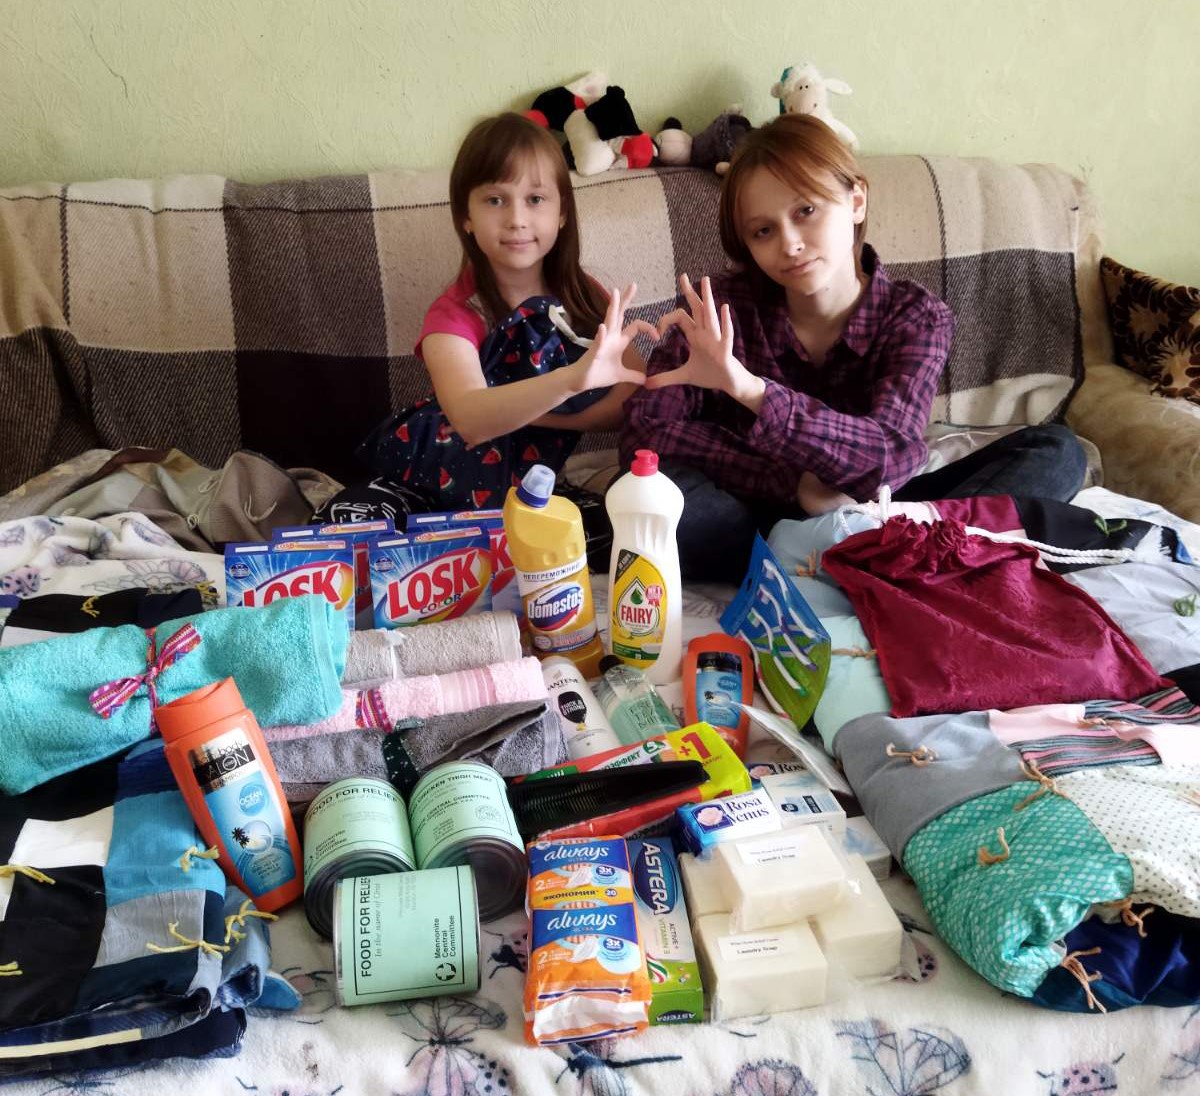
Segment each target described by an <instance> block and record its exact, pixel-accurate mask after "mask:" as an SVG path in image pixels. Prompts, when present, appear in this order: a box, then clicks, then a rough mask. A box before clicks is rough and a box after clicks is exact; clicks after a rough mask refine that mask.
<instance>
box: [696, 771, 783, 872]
mask: <svg viewBox="0 0 1200 1096" xmlns="http://www.w3.org/2000/svg"><path fill="white" fill-rule="evenodd" d="M675 824H676V827H677V828H678V830H679V837H680V840H681V841H682V842H683V844H684V846H685V847H686V848H687V850H688V852H690V853H691V854H692V855H693V856H700V857H705V858H707V857H709V856H711V855H712V850H713V849H714V848H715V847H716V846H717V845H720V844H721V843H722V842H725V841H736V840H737V839H738V838H739V837H753V836H754V835H755V834H759V833H773V832H774V831H776V830H781V829H783V822H782V820H781V819H780V817H779V812H778V811H777V810H776V809H775V807H774V805H773V804H772V803H771V800H770V799H769V798H768V796H767V793H766V792H765V791H763V790H762V789H761V788H756V789H754V790H753V791H749V792H742V793H741V794H740V795H726V796H721V797H720V798H718V799H706V800H705V801H704V802H703V803H687V804H685V805H684V806H682V807H679V808H677V809H676V811H675Z"/></svg>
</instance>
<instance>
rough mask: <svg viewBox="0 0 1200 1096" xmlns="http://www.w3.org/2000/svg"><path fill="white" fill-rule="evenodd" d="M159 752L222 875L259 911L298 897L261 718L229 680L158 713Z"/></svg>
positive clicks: (291, 842) (294, 861)
mask: <svg viewBox="0 0 1200 1096" xmlns="http://www.w3.org/2000/svg"><path fill="white" fill-rule="evenodd" d="M155 718H156V719H157V721H158V729H159V731H160V733H161V734H162V737H163V747H164V753H165V754H166V758H167V763H168V764H169V765H170V766H171V772H172V773H173V774H174V776H175V780H176V782H177V783H178V784H179V790H180V791H181V792H183V798H184V799H185V800H186V801H187V805H188V809H189V810H190V811H191V812H192V818H193V819H195V822H196V827H197V828H198V829H199V830H200V833H201V834H202V835H203V837H204V840H205V842H206V843H207V844H209V845H215V846H216V847H217V851H218V853H219V854H220V855H219V856H218V857H217V863H218V864H220V865H221V869H222V870H223V871H224V872H225V877H226V878H227V879H228V880H229V881H230V882H231V883H234V884H236V885H237V886H238V887H240V888H241V889H242V890H243V891H245V892H246V894H248V895H249V896H250V898H252V899H253V900H254V904H255V905H256V906H257V907H258V908H259V909H260V910H262V911H263V912H265V913H269V912H271V911H272V910H277V909H279V908H280V907H282V906H286V905H287V904H288V903H289V902H291V901H293V900H294V899H296V898H299V897H300V895H301V894H302V893H303V891H304V868H303V862H302V859H301V845H300V840H299V838H298V836H297V834H296V824H295V823H294V822H293V821H292V816H291V812H290V811H289V810H288V806H287V800H286V799H285V798H284V795H283V789H282V787H281V786H280V783H279V775H278V774H277V773H276V772H275V765H274V763H273V762H272V761H271V755H270V753H269V752H268V750H267V744H266V741H265V740H264V738H263V734H262V731H261V730H260V729H259V726H258V721H257V720H256V719H255V718H254V715H253V713H252V712H250V711H248V710H247V709H246V706H245V704H244V703H243V701H242V695H241V693H240V692H238V687H237V683H236V682H235V681H234V680H233V678H231V677H227V678H225V680H224V681H218V682H214V683H213V684H212V685H205V686H204V687H203V688H200V689H197V690H196V691H195V692H191V693H188V694H187V695H186V696H181V697H179V698H178V699H177V700H173V701H171V702H170V703H169V704H164V705H162V707H160V708H158V709H157V710H156V712H155Z"/></svg>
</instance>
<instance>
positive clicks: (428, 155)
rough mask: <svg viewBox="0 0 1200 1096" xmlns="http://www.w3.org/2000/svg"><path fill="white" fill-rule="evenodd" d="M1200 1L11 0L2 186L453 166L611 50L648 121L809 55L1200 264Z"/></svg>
mask: <svg viewBox="0 0 1200 1096" xmlns="http://www.w3.org/2000/svg"><path fill="white" fill-rule="evenodd" d="M1198 43H1200V0H1157V2H1156V3H1153V4H1149V3H1144V4H1138V3H1131V2H1130V0H1024V2H1019V3H1018V2H1011V0H993V2H988V3H983V2H977V0H890V2H889V0H809V2H804V0H742V2H741V3H738V2H737V0H723V2H722V0H689V2H686V3H682V2H666V3H664V2H654V0H636V2H635V0H617V2H609V3H605V2H603V0H587V2H586V3H585V2H579V0H440V2H438V0H336V2H334V0H309V2H302V0H296V2H291V3H288V2H284V0H0V153H2V155H0V185H9V184H15V183H20V182H29V181H33V180H41V179H53V180H56V181H60V182H69V181H76V180H82V179H92V178H100V177H105V176H110V175H125V176H155V175H163V174H171V173H176V172H215V173H218V174H223V175H230V176H233V177H237V178H241V179H246V180H264V179H270V178H279V177H284V176H291V175H313V174H331V173H338V172H347V171H362V170H366V169H372V168H381V167H389V166H396V167H414V168H419V167H428V166H433V165H444V164H446V163H448V162H449V159H450V158H451V156H452V155H453V152H454V149H455V146H456V143H457V141H458V139H459V138H460V136H461V135H462V133H463V132H464V130H465V129H466V127H467V126H468V124H469V123H470V122H471V121H472V120H474V119H475V118H476V117H478V116H480V115H481V114H485V113H489V112H492V111H494V110H496V109H500V108H504V107H514V106H515V107H523V106H525V105H527V103H528V102H529V100H531V99H532V98H533V96H534V95H535V94H536V93H537V92H538V91H540V90H542V89H543V88H545V87H547V86H552V85H555V84H558V83H561V82H563V81H565V80H568V79H571V78H573V77H575V76H577V75H579V74H580V73H582V72H585V71H587V70H588V69H592V68H600V69H603V70H605V71H606V72H607V73H608V75H609V77H610V79H612V80H613V81H614V82H616V83H619V84H621V85H623V86H624V87H625V89H626V91H627V93H628V95H629V99H630V102H631V103H632V104H633V106H634V109H635V110H636V112H637V115H638V120H639V121H640V122H641V123H642V125H643V126H644V127H645V128H646V129H648V130H650V131H651V132H653V131H654V130H656V129H657V128H658V127H659V125H660V124H661V122H662V120H663V118H664V117H665V116H666V115H667V114H672V113H673V114H677V115H678V116H679V117H681V118H682V120H683V122H684V125H685V126H686V127H688V128H689V129H698V128H700V127H702V126H703V125H705V124H707V123H708V122H709V121H711V119H712V118H713V116H714V115H715V114H716V113H718V112H719V111H720V110H721V109H722V108H724V107H725V106H727V105H729V104H730V103H734V102H741V103H742V104H743V106H744V108H745V110H746V113H747V114H748V115H749V116H750V118H751V119H752V120H754V121H756V122H761V121H765V120H767V119H768V118H769V117H771V116H772V114H773V113H774V112H775V110H776V107H777V104H776V102H775V100H773V99H772V98H771V97H770V95H769V89H770V87H771V84H772V82H773V81H775V80H776V79H778V77H779V74H780V71H781V70H782V69H783V68H784V66H786V65H788V64H794V63H798V62H800V61H802V60H812V61H815V62H816V63H817V64H818V65H819V66H820V67H821V68H822V69H823V70H824V71H826V72H829V73H831V74H834V75H838V76H841V77H842V78H844V79H845V80H847V81H849V83H850V84H851V85H852V86H853V87H854V95H853V96H852V97H851V98H848V99H844V98H838V99H836V100H835V110H836V112H837V113H838V115H839V117H841V118H842V119H844V120H845V121H846V122H847V123H848V124H850V125H851V126H853V127H854V128H855V129H856V130H857V131H858V134H859V138H860V140H861V141H862V147H863V150H864V151H866V152H871V153H879V152H892V151H897V152H901V151H902V152H925V153H954V154H961V155H971V156H995V157H998V158H1001V159H1006V160H1013V161H1052V162H1055V163H1058V164H1061V165H1062V166H1064V167H1066V168H1068V169H1069V170H1071V171H1073V172H1075V173H1077V174H1079V175H1081V176H1083V177H1084V178H1085V179H1087V180H1088V182H1089V183H1090V185H1091V186H1092V188H1093V190H1094V191H1095V193H1096V195H1097V197H1098V199H1099V202H1100V207H1101V211H1102V214H1103V216H1104V220H1105V224H1106V230H1105V237H1104V239H1105V244H1106V250H1107V251H1108V253H1110V254H1112V255H1114V256H1115V257H1117V258H1118V259H1120V260H1122V261H1124V262H1126V263H1129V264H1131V265H1134V266H1138V267H1140V268H1142V269H1145V270H1148V271H1150V272H1153V273H1157V274H1159V275H1161V276H1164V277H1168V278H1172V279H1175V280H1186V281H1189V282H1190V283H1191V284H1200V139H1198V134H1200V63H1198V61H1197V49H1198V48H1200V47H1198Z"/></svg>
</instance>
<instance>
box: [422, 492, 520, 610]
mask: <svg viewBox="0 0 1200 1096" xmlns="http://www.w3.org/2000/svg"><path fill="white" fill-rule="evenodd" d="M469 525H477V526H479V527H480V528H481V529H486V530H487V534H488V539H489V541H490V542H491V546H492V608H493V609H495V610H496V611H497V612H499V611H500V610H502V609H507V610H508V611H509V612H512V613H516V614H517V616H518V617H520V616H521V611H522V610H521V591H520V590H518V589H517V573H516V571H515V570H513V562H512V558H511V557H510V556H509V554H508V534H507V533H506V532H505V531H504V511H503V510H457V511H455V510H443V511H439V512H436V513H430V514H409V515H408V524H407V526H406V528H407V530H408V533H409V534H413V533H420V532H425V531H428V530H430V529H454V528H462V527H463V526H469Z"/></svg>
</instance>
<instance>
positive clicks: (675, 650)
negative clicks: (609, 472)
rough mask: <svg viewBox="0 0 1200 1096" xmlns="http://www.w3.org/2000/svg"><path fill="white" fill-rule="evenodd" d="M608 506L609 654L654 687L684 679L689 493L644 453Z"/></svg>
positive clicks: (637, 457) (612, 491) (607, 499)
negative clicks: (682, 529)
mask: <svg viewBox="0 0 1200 1096" xmlns="http://www.w3.org/2000/svg"><path fill="white" fill-rule="evenodd" d="M604 504H605V506H606V507H607V509H608V516H609V519H610V520H611V521H612V527H613V545H612V562H611V563H610V565H609V572H608V606H609V613H608V616H609V633H608V635H609V649H610V650H611V651H612V653H613V654H614V655H616V656H617V657H618V658H619V659H621V660H622V661H623V662H627V663H628V664H629V665H631V666H636V667H637V668H638V669H639V670H641V671H643V672H644V673H645V675H646V677H647V678H648V679H649V680H650V681H651V682H653V683H654V684H656V685H661V684H663V683H665V682H668V681H677V680H678V679H679V673H680V664H681V661H682V658H683V604H682V602H683V583H682V581H681V580H680V577H679V544H678V542H677V541H676V539H675V530H676V527H677V526H678V525H679V518H680V516H681V515H682V514H683V492H682V491H680V490H679V488H678V487H676V486H675V484H673V483H672V482H671V481H670V479H668V478H667V477H666V476H665V475H663V473H662V472H660V471H659V470H658V454H657V453H654V452H652V451H651V450H649V449H639V450H638V451H637V452H636V453H635V454H634V460H633V466H632V467H631V468H630V470H629V471H628V472H626V473H625V475H623V476H622V477H621V478H620V479H619V480H617V481H616V483H614V484H613V485H612V486H611V487H610V488H609V489H608V494H607V495H606V496H605V499H604Z"/></svg>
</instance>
